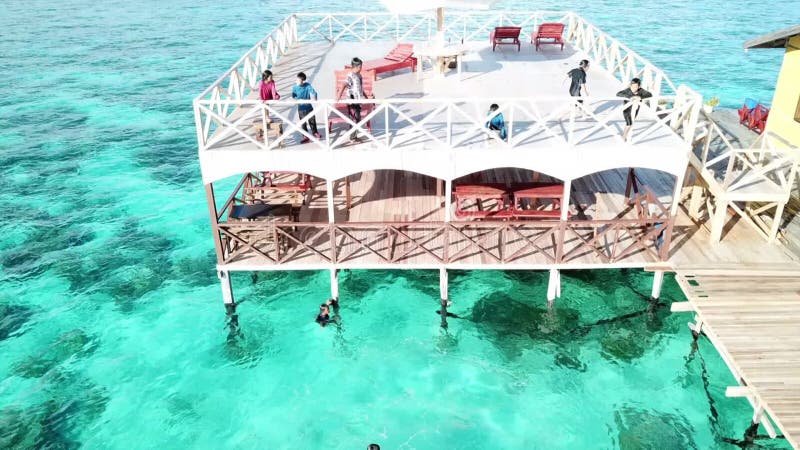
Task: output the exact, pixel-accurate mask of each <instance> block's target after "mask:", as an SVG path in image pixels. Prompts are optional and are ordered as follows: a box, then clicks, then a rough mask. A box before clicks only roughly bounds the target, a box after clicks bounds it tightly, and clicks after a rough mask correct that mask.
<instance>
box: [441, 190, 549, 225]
mask: <svg viewBox="0 0 800 450" xmlns="http://www.w3.org/2000/svg"><path fill="white" fill-rule="evenodd" d="M453 194H454V196H455V203H456V208H455V215H456V217H459V218H467V217H469V218H477V219H520V218H522V219H558V218H560V217H561V197H563V195H564V185H563V184H559V183H516V184H512V185H511V188H510V189H509V188H506V185H504V184H499V183H486V184H478V185H461V186H456V187H455V189H454V191H453ZM509 198H512V201H511V202H508V199H509ZM524 199H528V200H532V199H550V200H552V201H553V207H554V208H553V209H552V210H540V209H522V206H521V205H520V201H521V200H524ZM466 200H475V201H476V203H477V206H478V210H477V211H475V210H472V211H467V210H465V209H464V206H465V205H464V203H465V201H466ZM490 200H494V201H495V202H496V205H495V208H492V209H486V210H484V209H483V207H482V202H484V201H490Z"/></svg>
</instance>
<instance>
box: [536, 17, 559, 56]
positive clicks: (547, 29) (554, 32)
mask: <svg viewBox="0 0 800 450" xmlns="http://www.w3.org/2000/svg"><path fill="white" fill-rule="evenodd" d="M563 34H564V24H563V23H543V24H541V25H539V28H538V29H537V30H536V31H535V32H533V33H531V44H535V45H536V51H537V52H538V51H539V47H541V45H542V44H552V45H561V51H562V52H563V51H564V38H563V37H562V35H563Z"/></svg>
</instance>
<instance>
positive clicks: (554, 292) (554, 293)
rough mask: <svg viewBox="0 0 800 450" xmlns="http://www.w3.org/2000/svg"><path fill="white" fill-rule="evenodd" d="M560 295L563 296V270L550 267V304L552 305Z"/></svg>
mask: <svg viewBox="0 0 800 450" xmlns="http://www.w3.org/2000/svg"><path fill="white" fill-rule="evenodd" d="M559 297H561V272H560V271H559V270H558V269H550V278H549V280H548V282H547V303H548V305H552V304H553V301H555V299H556V298H559Z"/></svg>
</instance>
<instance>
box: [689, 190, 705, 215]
mask: <svg viewBox="0 0 800 450" xmlns="http://www.w3.org/2000/svg"><path fill="white" fill-rule="evenodd" d="M699 181H700V180H695V182H699ZM704 190H705V189H703V186H702V185H700V184H693V185H692V193H691V194H689V217H691V218H692V219H695V220H697V219H699V218H700V207H701V206H703V191H704Z"/></svg>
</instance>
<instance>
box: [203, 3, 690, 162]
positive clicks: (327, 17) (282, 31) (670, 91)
mask: <svg viewBox="0 0 800 450" xmlns="http://www.w3.org/2000/svg"><path fill="white" fill-rule="evenodd" d="M542 22H561V23H565V24H566V31H565V37H566V39H567V41H568V42H569V43H570V44H571V45H572V46H573V47H575V48H577V49H578V50H580V51H583V52H585V53H586V54H587V55H589V57H590V59H592V60H593V61H594V64H595V67H597V66H599V67H601V68H603V69H605V70H607V71H608V72H609V73H611V74H613V75H614V76H615V77H616V78H617V79H618V80H619V81H620V83H627V81H629V80H630V78H633V77H639V78H641V79H642V85H643V87H644V88H646V89H648V90H649V91H650V92H651V93H653V96H654V98H653V99H651V100H650V101H649V104H648V105H647V106H646V107H647V108H650V109H651V110H652V111H653V113H654V114H655V116H657V117H660V119H661V120H658V121H657V125H658V126H653V127H648V128H647V130H645V131H644V132H642V131H639V132H638V133H636V134H634V135H633V137H632V139H631V142H632V143H634V144H635V143H637V142H641V141H642V140H643V139H644V138H645V137H647V136H648V134H652V133H655V132H657V131H658V129H659V127H662V126H664V125H669V126H670V127H671V128H672V129H673V130H676V131H677V132H678V133H680V134H681V136H682V137H683V138H684V139H685V140H686V142H693V141H694V139H693V136H694V134H695V124H696V122H697V115H698V111H699V108H700V104H701V100H702V99H701V97H700V96H699V95H698V94H696V93H695V92H694V91H692V90H691V89H689V88H687V87H685V86H681V87H680V88H676V87H675V85H674V84H673V83H672V82H671V81H670V80H669V78H668V77H667V76H666V75H665V74H664V73H663V72H662V71H661V70H660V69H658V68H657V67H655V66H654V65H653V64H651V63H650V62H649V61H647V60H646V59H644V58H642V57H641V56H639V55H638V54H636V53H635V52H633V51H632V50H630V49H629V48H628V47H626V46H624V45H623V44H621V43H620V42H619V41H616V40H614V39H612V38H611V37H609V36H608V35H607V34H605V33H603V32H602V31H600V30H599V29H598V28H597V27H595V26H594V25H592V24H591V23H589V22H588V21H586V20H584V19H583V18H581V17H580V16H578V15H577V14H575V13H573V12H560V11H533V12H527V11H500V12H486V11H481V12H448V14H447V15H446V16H445V22H444V29H443V36H444V39H445V40H447V41H462V40H463V41H474V40H479V41H480V40H485V39H488V34H489V32H490V31H491V30H492V29H493V28H494V27H495V26H520V27H522V28H523V34H522V36H521V38H522V39H523V40H525V39H526V37H527V36H529V35H530V33H531V32H532V31H534V30H535V29H536V27H538V25H539V24H540V23H542ZM435 27H436V23H435V18H434V16H433V15H432V14H412V15H392V14H386V13H343V14H305V13H303V14H294V15H291V16H289V17H287V18H286V19H285V20H284V21H283V22H282V23H281V24H280V25H279V26H278V27H276V28H275V30H273V31H272V33H270V34H269V35H268V36H266V37H265V38H264V39H262V40H261V41H260V42H259V43H258V44H257V45H256V46H254V47H253V48H252V49H250V50H249V51H248V52H247V53H246V54H245V55H244V56H243V57H242V58H241V59H240V60H239V61H238V62H237V63H236V64H235V65H234V66H233V67H231V68H230V69H229V70H228V71H227V72H225V74H224V75H223V76H222V77H220V78H219V79H218V80H217V81H216V82H215V83H214V84H212V85H211V86H210V87H209V88H208V89H206V90H205V91H204V92H203V94H201V95H200V96H199V97H198V98H197V99H196V100H195V104H194V108H195V119H196V126H197V137H198V142H199V146H200V149H201V150H203V149H206V148H210V147H212V146H213V145H214V144H215V143H218V142H222V141H224V140H226V139H228V138H230V137H235V138H241V139H244V140H246V141H248V142H249V143H251V144H253V145H254V146H256V147H259V148H263V149H269V148H274V147H275V146H277V145H280V144H289V143H292V142H294V140H292V139H289V136H287V133H288V132H297V133H300V134H301V135H304V136H306V137H309V138H310V139H312V140H314V142H315V143H317V144H318V145H321V146H324V147H326V148H334V147H336V146H337V145H340V144H341V143H342V142H340V138H334V139H333V141H331V137H330V136H328V134H327V133H325V138H324V142H323V141H319V140H316V139H314V138H313V136H310V135H308V134H307V133H303V132H302V131H299V128H300V125H301V122H300V121H299V120H297V119H294V118H293V116H292V115H291V114H290V113H289V111H288V110H289V109H290V108H291V106H293V105H295V106H296V104H292V103H291V102H281V101H279V102H269V103H266V104H265V103H262V102H259V101H255V100H253V99H252V98H253V97H254V96H255V94H254V93H253V91H254V90H255V89H257V86H258V82H259V77H260V73H261V72H262V71H263V70H265V69H267V68H270V67H271V66H272V65H274V64H275V63H276V62H277V61H278V60H279V58H280V57H281V55H283V54H285V53H286V52H287V51H288V50H289V48H290V47H291V46H293V45H294V44H296V43H297V42H299V41H314V40H320V41H326V42H329V43H336V42H338V41H348V40H350V41H367V42H368V41H412V42H421V41H426V40H429V39H431V38H432V37H433V36H434V35H435V34H436V28H435ZM498 101H499V99H496V98H492V99H479V98H473V99H467V100H457V99H447V100H437V99H430V100H429V99H425V100H416V101H415V100H405V99H397V100H381V99H379V100H376V101H375V102H374V103H375V105H376V107H375V110H374V112H373V113H372V115H371V116H370V117H368V119H370V120H374V119H377V120H378V121H381V120H382V121H383V122H384V123H385V124H388V123H389V121H391V120H392V119H393V117H400V118H403V119H406V120H405V122H406V125H404V126H405V127H409V129H408V130H406V131H408V132H410V133H412V134H413V133H415V132H419V133H422V134H424V135H426V136H427V137H429V138H431V139H432V140H434V141H440V140H441V139H439V138H436V137H434V135H433V133H430V130H426V125H425V124H427V123H430V124H431V125H434V124H435V125H436V126H437V127H438V128H439V129H440V130H441V129H444V130H446V131H445V133H446V134H447V135H448V136H450V137H452V136H454V135H456V133H455V128H456V127H457V126H458V122H457V121H456V120H458V118H459V117H463V120H464V121H465V122H466V123H468V124H471V126H472V127H473V128H474V129H475V131H477V129H478V128H480V126H479V125H483V123H484V122H485V119H486V117H485V116H483V117H480V116H481V115H482V114H483V111H482V109H483V108H485V105H486V104H489V103H494V102H498ZM548 102H549V105H550V107H549V109H548V108H545V106H546V104H547V103H548ZM609 102H613V104H611V103H609ZM410 103H415V104H416V105H417V106H416V108H420V106H419V105H426V106H422V107H421V113H422V116H423V119H420V120H416V119H411V118H410V117H403V116H404V114H406V115H407V113H406V112H405V111H404V110H403V108H404V107H409V106H408V105H409V104H410ZM590 103H591V104H593V105H597V106H598V108H595V107H589V106H588V104H587V106H585V108H586V109H587V110H586V111H584V113H587V114H588V115H589V116H590V121H591V120H593V121H594V124H593V126H596V127H597V129H599V130H602V131H606V132H610V126H609V124H610V122H611V121H612V117H613V116H612V115H610V114H609V115H602V114H598V109H599V106H601V105H602V107H603V108H606V109H608V108H610V110H612V111H613V110H615V109H616V110H617V111H616V112H617V113H619V111H618V110H619V109H621V108H622V106H621V104H620V102H619V100H612V99H594V98H593V99H592V100H591V102H590ZM464 104H470V105H477V104H480V105H481V106H480V108H478V109H481V112H480V113H479V114H476V113H475V112H474V111H473V110H472V106H470V107H468V108H466V109H465V107H464V106H463V105H464ZM503 104H504V108H506V110H505V111H503V114H504V115H505V116H506V120H507V121H510V122H511V125H510V126H509V127H510V128H512V130H511V134H512V137H510V138H509V142H508V144H507V145H509V146H511V147H515V146H519V145H521V144H522V143H523V142H524V139H523V136H524V134H522V135H518V136H517V137H516V138H514V137H513V134H514V133H515V129H516V128H517V127H516V125H520V126H521V127H522V128H525V127H526V126H532V127H536V128H537V129H538V130H539V131H541V132H544V133H548V134H554V135H558V134H559V133H557V132H556V131H555V130H554V129H553V126H554V124H550V125H548V119H553V118H555V117H556V116H557V115H559V114H564V113H565V111H566V112H567V113H569V109H570V105H573V104H574V100H569V99H564V98H561V99H558V100H556V99H550V100H545V101H542V100H541V99H536V101H533V100H531V99H508V100H503ZM609 105H610V106H609ZM315 107H316V109H317V118H318V119H322V120H326V119H327V117H328V116H329V115H334V116H337V117H340V120H341V121H343V122H345V123H347V124H348V125H353V126H354V127H355V128H354V129H355V130H358V131H359V132H362V133H363V134H365V135H367V137H368V138H369V139H370V140H373V141H375V142H377V143H379V144H380V145H383V146H386V147H390V148H392V147H393V145H395V144H393V140H392V138H391V137H390V136H389V134H388V133H386V130H390V129H397V126H395V127H390V126H389V125H385V126H384V127H377V128H378V129H382V130H383V133H384V135H376V133H375V132H374V131H373V132H372V133H364V131H365V130H359V128H361V127H363V126H364V125H365V121H362V123H360V124H355V123H352V121H351V120H350V119H349V118H348V117H344V116H343V115H342V114H341V113H340V112H339V109H338V108H336V106H335V104H334V102H333V101H326V100H321V101H320V102H317V103H316V104H315ZM575 108H576V109H577V108H581V106H580V105H576V106H575ZM465 111H466V112H465ZM266 114H269V116H270V117H276V118H279V119H281V120H282V121H283V122H284V133H283V134H282V135H280V136H278V137H276V138H274V139H272V141H271V140H270V137H269V133H267V137H266V139H265V141H263V142H260V141H259V140H257V139H256V137H255V134H254V131H253V130H252V122H253V120H258V118H259V117H263V118H264V119H263V121H264V123H263V124H262V125H266V117H267V116H266ZM440 114H445V115H446V116H447V117H448V118H447V119H446V120H444V121H442V120H433V119H434V117H435V116H436V115H440ZM417 115H419V113H418V114H417ZM320 116H321V117H320ZM453 118H456V120H454V119H453ZM617 118H618V117H617ZM561 122H563V121H558V123H557V126H558V127H561V128H563V123H561ZM393 123H395V124H398V123H402V121H400V122H397V121H394V122H393ZM400 134H408V133H400ZM561 134H562V136H561V138H564V139H566V141H567V143H569V144H577V143H580V137H576V135H577V133H576V128H575V125H574V121H573V120H572V119H570V125H569V127H568V129H567V132H566V133H561ZM611 134H616V135H617V136H616V138H619V139H621V137H620V136H619V130H617V131H615V132H612V133H611ZM565 136H566V137H565ZM554 137H555V136H554ZM446 142H448V145H453V142H452V141H451V139H450V138H448V139H447V141H446Z"/></svg>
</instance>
